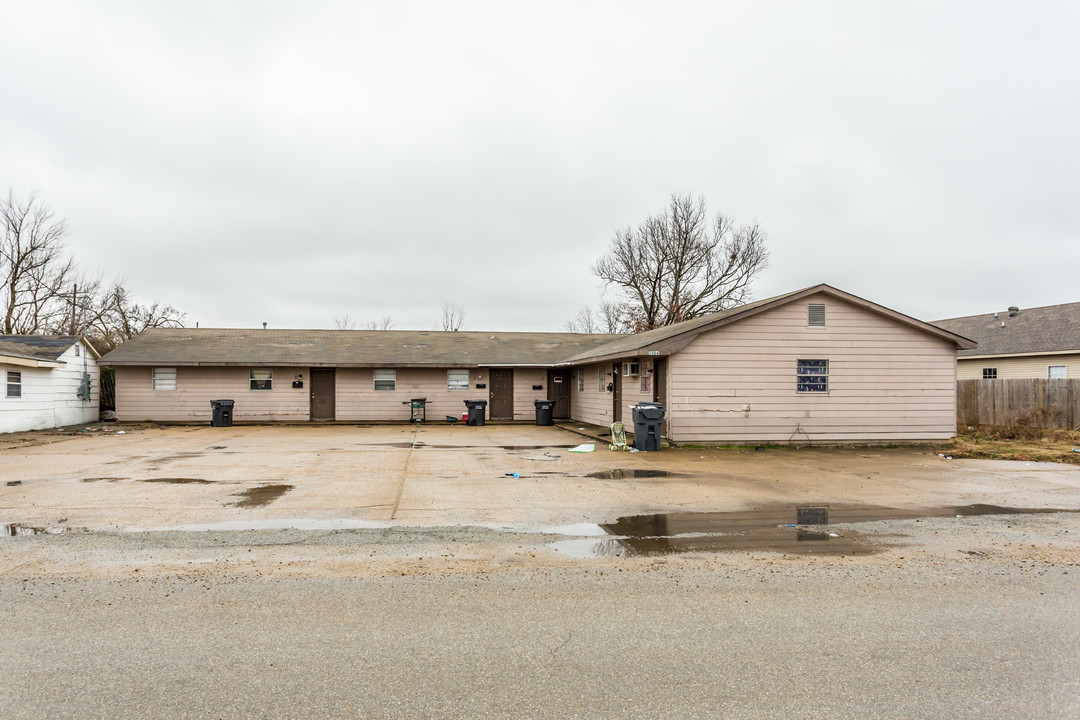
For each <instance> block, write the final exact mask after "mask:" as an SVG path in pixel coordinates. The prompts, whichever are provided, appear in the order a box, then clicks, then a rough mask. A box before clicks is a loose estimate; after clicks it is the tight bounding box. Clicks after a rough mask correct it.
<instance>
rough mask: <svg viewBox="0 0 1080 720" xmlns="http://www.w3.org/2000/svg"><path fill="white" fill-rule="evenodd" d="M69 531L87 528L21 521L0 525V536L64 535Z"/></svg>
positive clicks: (84, 530)
mask: <svg viewBox="0 0 1080 720" xmlns="http://www.w3.org/2000/svg"><path fill="white" fill-rule="evenodd" d="M69 532H86V528H73V527H67V526H63V525H54V526H51V527H44V526H35V525H20V524H19V523H11V524H9V525H0V537H17V536H20V535H62V534H64V533H69Z"/></svg>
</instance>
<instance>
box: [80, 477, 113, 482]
mask: <svg viewBox="0 0 1080 720" xmlns="http://www.w3.org/2000/svg"><path fill="white" fill-rule="evenodd" d="M123 479H124V478H122V477H92V478H83V479H82V480H80V481H79V482H84V483H92V482H119V481H121V480H123Z"/></svg>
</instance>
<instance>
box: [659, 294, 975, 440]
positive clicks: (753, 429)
mask: <svg viewBox="0 0 1080 720" xmlns="http://www.w3.org/2000/svg"><path fill="white" fill-rule="evenodd" d="M810 303H824V304H825V306H826V325H827V326H826V327H824V328H810V327H807V322H806V314H807V308H806V306H807V305H808V304H810ZM800 358H801V359H827V360H829V392H828V393H822V394H818V393H797V392H796V390H795V367H796V360H797V359H800ZM669 368H670V370H669V372H670V382H669V394H668V419H669V429H668V433H669V437H670V438H671V439H672V440H674V441H675V442H683V443H697V442H704V443H757V442H787V441H788V439H789V438H790V437H792V433H794V432H795V431H796V430H797V429H801V430H803V431H805V433H807V434H808V435H809V437H810V438H811V439H812V440H813V441H819V442H844V441H855V442H868V441H871V442H872V441H893V440H902V441H914V440H937V439H944V438H949V437H952V436H953V435H954V434H955V431H956V350H955V346H954V345H953V344H952V343H949V342H946V341H944V340H940V339H938V338H936V337H934V336H931V335H928V334H926V333H923V332H921V331H919V330H916V329H915V328H912V327H910V326H907V325H904V324H902V323H899V322H897V321H894V320H891V319H889V318H886V317H884V316H881V315H878V314H876V313H872V312H869V311H866V310H864V309H862V308H860V307H858V306H855V305H851V304H848V303H845V302H843V301H840V300H837V299H835V298H833V297H832V296H827V295H821V296H814V297H809V298H804V299H803V300H800V301H797V302H793V303H790V304H788V305H785V306H783V307H779V308H776V309H774V310H770V311H767V312H764V313H761V314H760V315H756V316H753V317H751V318H748V319H746V320H743V321H741V322H738V323H735V324H733V325H731V326H729V327H727V328H721V329H719V330H715V331H713V332H711V333H707V334H705V335H702V336H700V337H698V338H697V339H695V340H694V341H693V342H692V343H690V345H688V346H687V347H686V348H684V349H683V350H682V351H680V352H678V353H676V354H675V355H673V356H672V357H671V358H670V360H669ZM747 404H749V405H750V412H749V413H746V412H744V410H743V409H744V408H745V406H746V405H747ZM805 438H806V436H805V435H803V434H802V433H799V434H798V435H797V436H796V438H795V439H802V440H805Z"/></svg>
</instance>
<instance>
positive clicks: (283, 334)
mask: <svg viewBox="0 0 1080 720" xmlns="http://www.w3.org/2000/svg"><path fill="white" fill-rule="evenodd" d="M615 337H618V336H617V335H588V334H581V333H540V332H462V331H458V332H444V331H438V330H431V331H427V330H258V329H225V330H223V329H211V328H203V329H193V328H151V329H149V330H145V331H143V332H142V333H140V334H139V335H137V336H135V337H134V338H132V339H130V340H128V341H127V342H126V343H124V344H123V345H121V346H120V347H118V348H116V349H115V350H113V351H112V352H110V353H108V354H107V355H106V356H105V358H104V359H103V362H104V363H105V364H107V365H268V366H273V365H276V366H288V365H308V366H311V365H314V366H316V367H317V366H320V365H332V366H338V367H372V366H382V367H409V366H437V367H448V366H480V365H484V366H491V365H498V366H507V367H512V366H516V367H522V366H529V365H536V366H548V365H555V364H557V363H558V362H559V361H561V360H563V359H565V358H567V357H569V356H571V355H575V354H577V353H580V352H582V351H583V350H585V349H587V348H591V347H595V346H597V345H601V344H603V343H605V342H608V341H610V340H611V339H612V338H615Z"/></svg>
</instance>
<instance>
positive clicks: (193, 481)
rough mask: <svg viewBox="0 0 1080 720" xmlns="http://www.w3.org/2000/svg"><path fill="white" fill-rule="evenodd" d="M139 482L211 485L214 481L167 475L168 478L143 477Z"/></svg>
mask: <svg viewBox="0 0 1080 720" xmlns="http://www.w3.org/2000/svg"><path fill="white" fill-rule="evenodd" d="M139 482H144V483H166V484H168V485H210V484H212V483H213V482H214V481H213V480H206V479H204V478H184V477H166V478H143V479H141V480H139Z"/></svg>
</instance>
